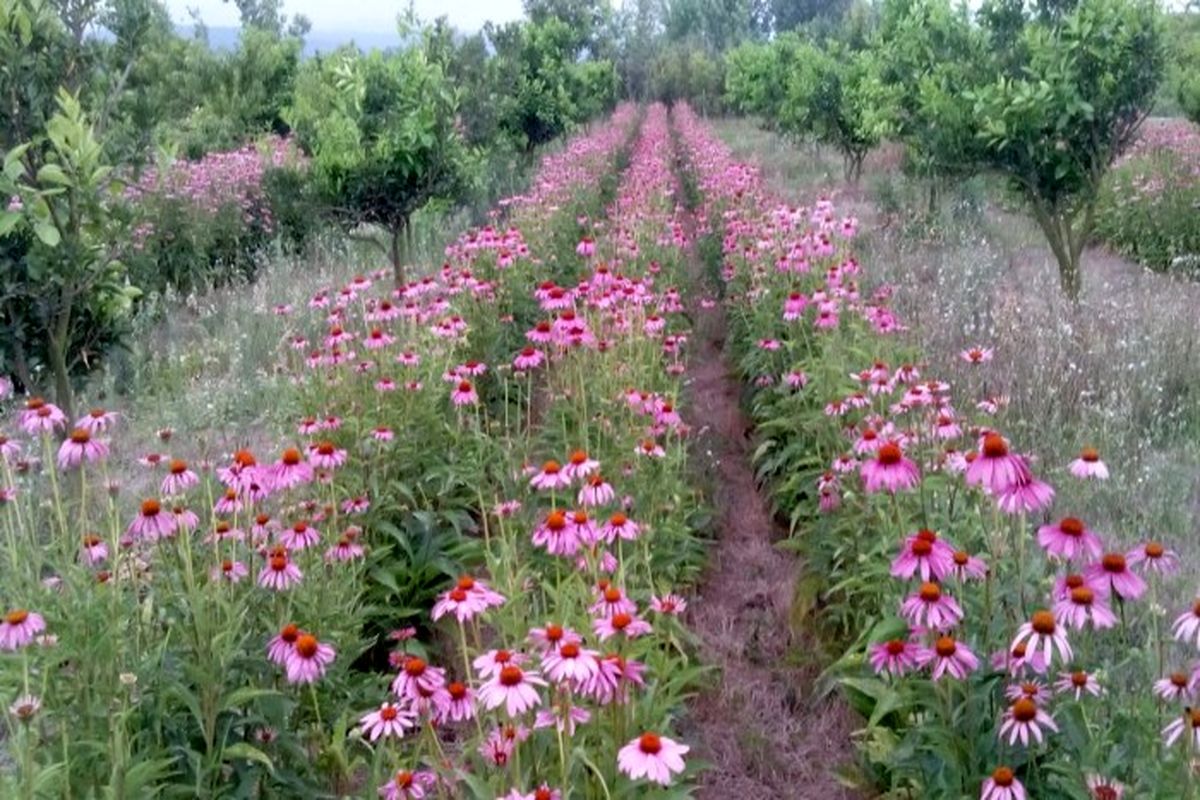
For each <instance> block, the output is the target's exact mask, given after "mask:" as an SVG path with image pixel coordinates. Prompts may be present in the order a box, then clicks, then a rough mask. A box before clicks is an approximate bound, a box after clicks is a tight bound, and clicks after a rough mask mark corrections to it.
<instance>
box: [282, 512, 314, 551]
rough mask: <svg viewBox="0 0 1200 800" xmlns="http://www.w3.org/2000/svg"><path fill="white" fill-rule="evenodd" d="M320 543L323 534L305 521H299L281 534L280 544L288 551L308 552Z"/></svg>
mask: <svg viewBox="0 0 1200 800" xmlns="http://www.w3.org/2000/svg"><path fill="white" fill-rule="evenodd" d="M319 541H321V532H320V531H319V530H317V529H316V528H314V527H313V526H312V525H309V524H308V521H307V520H303V519H301V520H297V521H296V522H295V523H293V524H292V526H291V527H289V528H284V529H283V530H282V531H281V532H280V534H279V543H280V544H282V545H283V546H284V547H285V548H287V549H288V550H307V549H308V548H310V547H312V546H313V545H315V544H316V543H317V542H319Z"/></svg>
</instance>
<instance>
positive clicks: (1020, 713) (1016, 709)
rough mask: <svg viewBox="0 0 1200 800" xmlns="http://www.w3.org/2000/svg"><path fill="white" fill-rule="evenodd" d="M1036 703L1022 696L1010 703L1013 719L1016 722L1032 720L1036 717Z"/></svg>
mask: <svg viewBox="0 0 1200 800" xmlns="http://www.w3.org/2000/svg"><path fill="white" fill-rule="evenodd" d="M1037 710H1038V709H1037V703H1035V702H1033V700H1031V699H1030V698H1028V697H1022V698H1020V699H1019V700H1017V702H1015V703H1013V704H1012V715H1013V719H1015V720H1016V721H1017V722H1032V721H1033V720H1034V719H1035V718H1036V717H1037Z"/></svg>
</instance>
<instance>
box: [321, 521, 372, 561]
mask: <svg viewBox="0 0 1200 800" xmlns="http://www.w3.org/2000/svg"><path fill="white" fill-rule="evenodd" d="M361 530H362V529H361V528H358V527H357V526H354V525H351V526H350V527H349V528H347V529H346V530H344V531H342V535H341V536H339V537H338V540H337V541H336V542H334V543H333V545H332V546H331V547H330V548H329V549H328V550H326V551H325V560H326V561H342V562H345V561H354V560H355V559H359V558H362V557H363V556H364V555H365V554H366V551H365V550H364V549H363V546H362V545H361V544H359V543H358V535H359V533H360V532H361Z"/></svg>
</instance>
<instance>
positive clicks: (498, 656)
mask: <svg viewBox="0 0 1200 800" xmlns="http://www.w3.org/2000/svg"><path fill="white" fill-rule="evenodd" d="M559 630H560V631H561V628H560V629H559ZM577 644H578V642H577ZM527 658H528V656H526V655H525V654H524V653H517V652H513V651H511V650H488V651H487V652H486V653H484V654H483V655H480V656H476V657H475V660H474V661H472V662H471V666H473V667H474V668H475V670H476V671H477V672H478V673H479V677H480V679H481V680H488V679H489V678H491V677H493V676H495V675H496V674H497V673H498V672H500V670H501V669H503V668H504V667H505V666H507V665H509V664H516V665H517V666H520V665H521V664H523V663H525V661H526V659H527Z"/></svg>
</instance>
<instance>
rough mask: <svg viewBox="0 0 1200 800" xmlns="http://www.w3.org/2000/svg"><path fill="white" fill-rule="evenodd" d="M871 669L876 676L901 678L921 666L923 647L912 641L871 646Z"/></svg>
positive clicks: (887, 642) (905, 640)
mask: <svg viewBox="0 0 1200 800" xmlns="http://www.w3.org/2000/svg"><path fill="white" fill-rule="evenodd" d="M869 660H870V662H871V668H872V669H874V670H875V673H876V674H882V673H885V672H886V673H889V674H890V675H891V676H892V677H895V678H899V677H900V676H902V675H905V674H907V673H909V672H912V671H913V670H915V669H916V668H917V667H918V666H920V661H921V646H920V645H919V644H917V643H916V642H914V641H912V640H911V639H891V640H889V641H886V642H879V643H878V644H873V645H871V649H870V652H869Z"/></svg>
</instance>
